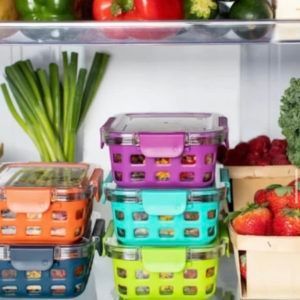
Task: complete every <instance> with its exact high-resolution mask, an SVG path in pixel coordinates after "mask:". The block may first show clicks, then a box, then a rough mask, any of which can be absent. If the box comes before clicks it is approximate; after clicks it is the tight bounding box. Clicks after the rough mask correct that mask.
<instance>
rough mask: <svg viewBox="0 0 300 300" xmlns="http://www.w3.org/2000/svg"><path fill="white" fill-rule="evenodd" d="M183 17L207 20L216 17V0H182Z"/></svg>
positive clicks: (217, 7)
mask: <svg viewBox="0 0 300 300" xmlns="http://www.w3.org/2000/svg"><path fill="white" fill-rule="evenodd" d="M184 12H185V19H190V20H208V19H214V18H216V17H217V15H218V12H219V6H218V1H217V0H184Z"/></svg>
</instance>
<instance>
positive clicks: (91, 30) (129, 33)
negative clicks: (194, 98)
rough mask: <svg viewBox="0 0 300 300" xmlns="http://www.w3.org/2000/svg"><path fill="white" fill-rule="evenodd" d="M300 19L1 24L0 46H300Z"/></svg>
mask: <svg viewBox="0 0 300 300" xmlns="http://www.w3.org/2000/svg"><path fill="white" fill-rule="evenodd" d="M299 42H300V20H288V21H285V20H281V21H277V20H270V21H228V20H214V21H203V22H187V21H174V22H71V23H68V22H61V23H54V22H53V23H41V22H39V23H37V22H36V23H31V22H11V23H10V22H2V23H0V44H6V45H12V44H209V43H213V44H242V43H274V44H277V43H299Z"/></svg>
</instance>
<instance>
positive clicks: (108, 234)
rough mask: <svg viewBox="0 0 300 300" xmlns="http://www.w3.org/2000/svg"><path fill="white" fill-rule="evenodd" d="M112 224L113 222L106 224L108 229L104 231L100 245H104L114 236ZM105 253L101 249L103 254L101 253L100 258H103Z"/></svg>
mask: <svg viewBox="0 0 300 300" xmlns="http://www.w3.org/2000/svg"><path fill="white" fill-rule="evenodd" d="M114 230H115V229H114V224H113V222H112V221H111V222H110V223H109V224H108V227H107V229H106V233H105V235H104V237H103V239H102V245H104V244H106V242H107V241H108V240H109V239H110V238H111V237H112V236H113V235H114ZM105 255H106V253H105V248H103V252H102V256H105Z"/></svg>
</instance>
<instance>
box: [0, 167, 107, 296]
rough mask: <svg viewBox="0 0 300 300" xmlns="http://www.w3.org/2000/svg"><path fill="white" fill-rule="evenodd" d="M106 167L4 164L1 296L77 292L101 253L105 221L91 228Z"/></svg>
mask: <svg viewBox="0 0 300 300" xmlns="http://www.w3.org/2000/svg"><path fill="white" fill-rule="evenodd" d="M101 181H102V171H101V170H100V169H94V168H92V167H90V166H89V165H87V164H61V163H51V164H50V163H49V164H44V163H43V164H41V163H15V164H3V165H2V166H1V167H0V296H2V297H36V298H40V297H42V298H43V297H47V298H49V297H53V298H58V297H59V298H61V297H62V298H64V297H74V296H77V295H79V294H81V293H82V292H83V290H84V288H85V286H86V283H87V281H88V278H89V273H90V269H91V265H92V262H93V257H94V251H95V248H97V249H98V250H99V251H100V252H101V245H100V238H99V237H100V236H101V235H103V232H104V222H103V220H97V222H96V224H95V227H94V230H93V232H92V230H91V222H90V217H91V213H92V209H93V199H94V198H98V199H99V197H100V186H101Z"/></svg>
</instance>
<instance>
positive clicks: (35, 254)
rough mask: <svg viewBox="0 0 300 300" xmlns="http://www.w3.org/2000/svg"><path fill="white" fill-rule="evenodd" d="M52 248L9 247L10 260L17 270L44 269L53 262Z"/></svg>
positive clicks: (47, 268) (48, 267)
mask: <svg viewBox="0 0 300 300" xmlns="http://www.w3.org/2000/svg"><path fill="white" fill-rule="evenodd" d="M53 250H54V249H53V248H43V247H40V248H32V247H11V248H10V249H9V251H10V260H11V265H12V266H13V267H14V269H16V270H19V271H32V270H37V271H46V270H49V269H50V268H51V267H52V265H53V262H54V251H53Z"/></svg>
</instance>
